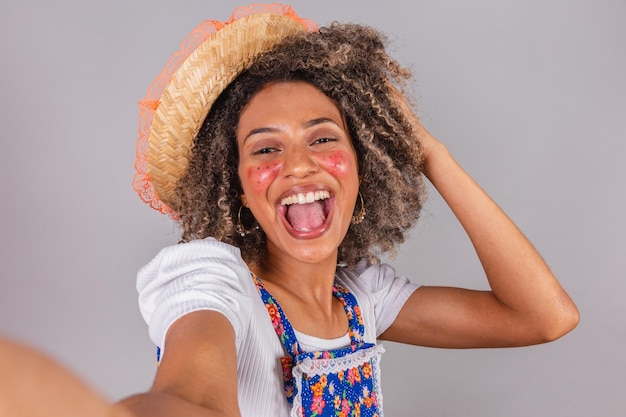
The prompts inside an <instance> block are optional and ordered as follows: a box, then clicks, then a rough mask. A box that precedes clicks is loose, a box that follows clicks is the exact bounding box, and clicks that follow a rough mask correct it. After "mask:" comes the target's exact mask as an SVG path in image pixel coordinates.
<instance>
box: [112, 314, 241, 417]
mask: <svg viewBox="0 0 626 417" xmlns="http://www.w3.org/2000/svg"><path fill="white" fill-rule="evenodd" d="M165 345H166V346H167V350H166V351H165V353H164V355H163V358H162V359H161V363H160V365H159V368H158V371H157V375H156V377H155V380H154V384H153V386H152V388H151V390H150V391H149V392H147V393H144V394H138V395H134V396H132V397H129V398H127V399H125V400H123V401H121V403H120V404H121V405H122V406H124V407H125V408H126V409H128V410H129V411H130V412H131V413H133V415H134V416H136V417H144V416H145V417H159V416H168V417H171V416H185V417H236V416H240V412H239V405H238V402H237V356H236V348H235V334H234V331H233V328H232V326H231V324H230V322H229V321H228V320H227V319H226V317H224V316H223V315H222V314H220V313H217V312H214V311H209V310H203V311H196V312H193V313H189V314H187V315H185V316H183V317H181V318H180V319H178V320H177V321H175V322H174V323H173V324H172V326H171V328H170V330H169V331H168V333H167V336H166V342H165Z"/></svg>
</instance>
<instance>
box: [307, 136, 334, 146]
mask: <svg viewBox="0 0 626 417" xmlns="http://www.w3.org/2000/svg"><path fill="white" fill-rule="evenodd" d="M336 141H337V139H335V138H326V137H324V138H319V139H317V140H315V141H314V142H313V145H316V144H323V143H329V142H336Z"/></svg>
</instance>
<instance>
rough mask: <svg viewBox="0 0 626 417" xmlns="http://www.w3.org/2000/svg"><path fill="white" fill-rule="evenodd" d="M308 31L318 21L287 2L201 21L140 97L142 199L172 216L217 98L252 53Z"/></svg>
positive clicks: (138, 181)
mask: <svg viewBox="0 0 626 417" xmlns="http://www.w3.org/2000/svg"><path fill="white" fill-rule="evenodd" d="M307 30H309V31H313V30H317V26H316V25H315V23H313V22H312V21H310V20H307V19H302V18H300V17H298V15H297V14H296V13H295V12H294V11H293V9H292V8H291V7H289V6H284V5H281V4H273V5H252V6H248V7H239V8H237V9H236V10H235V11H234V12H233V14H232V16H231V18H230V19H229V20H228V21H226V22H218V21H205V22H202V23H201V24H200V25H199V26H198V27H197V28H196V29H195V30H194V31H192V32H191V33H190V34H189V35H188V36H187V38H186V39H185V40H184V41H183V43H182V45H181V49H180V50H179V51H178V52H177V53H175V54H174V55H172V57H171V58H170V60H169V61H168V63H167V64H166V66H165V68H164V69H163V71H162V73H161V74H160V75H159V77H157V79H155V81H154V82H153V83H152V85H151V86H150V88H149V89H148V93H147V95H146V98H145V99H143V100H141V101H140V102H139V104H140V109H141V112H140V117H139V139H138V140H137V160H136V162H135V169H136V174H135V178H134V180H133V188H134V189H135V190H136V191H137V193H138V194H139V197H140V198H141V199H142V200H143V201H145V202H146V203H148V204H149V205H150V206H151V207H153V208H154V209H156V210H158V211H160V212H162V213H172V210H171V209H170V207H169V205H170V204H171V202H172V199H173V196H174V190H175V188H176V185H177V183H178V180H179V179H180V178H181V176H182V175H183V174H184V173H185V171H186V169H187V166H188V163H189V158H190V156H191V148H192V146H193V141H194V140H195V137H196V135H197V133H198V131H199V130H200V127H201V126H202V123H203V122H204V119H205V118H206V115H207V114H208V112H209V110H210V108H211V106H212V105H213V103H214V102H215V100H216V99H217V97H218V96H219V95H220V94H221V93H222V91H224V89H225V88H226V87H227V86H228V85H229V84H230V83H231V82H232V81H233V80H234V79H235V78H236V77H237V76H238V75H239V74H241V72H243V71H244V70H245V69H247V68H248V67H249V66H250V65H251V64H252V63H253V62H254V59H255V57H257V56H259V55H260V54H262V53H263V52H266V51H268V50H270V49H271V48H273V47H274V46H275V45H276V44H278V43H279V42H281V41H282V40H283V39H285V38H287V37H289V36H292V35H296V34H298V33H302V32H305V31H307Z"/></svg>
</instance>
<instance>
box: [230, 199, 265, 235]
mask: <svg viewBox="0 0 626 417" xmlns="http://www.w3.org/2000/svg"><path fill="white" fill-rule="evenodd" d="M244 207H245V206H244V205H243V204H242V205H241V206H239V211H238V212H237V224H236V225H235V230H236V231H237V233H239V236H241V237H245V236H246V235H249V234H250V233H252V232H256V231H257V230H259V225H258V224H257V225H255V226H254V227H253V228H252V229H249V230H246V228H245V227H244V226H243V223H242V222H241V209H242V208H244ZM246 208H247V207H246Z"/></svg>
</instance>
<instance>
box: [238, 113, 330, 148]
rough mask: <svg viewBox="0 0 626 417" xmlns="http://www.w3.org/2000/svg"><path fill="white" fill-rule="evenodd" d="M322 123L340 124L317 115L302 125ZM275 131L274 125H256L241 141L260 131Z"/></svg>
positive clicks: (307, 126) (306, 126)
mask: <svg viewBox="0 0 626 417" xmlns="http://www.w3.org/2000/svg"><path fill="white" fill-rule="evenodd" d="M324 123H332V124H334V125H335V126H338V127H341V126H339V124H337V122H335V121H334V120H333V119H331V118H330V117H318V118H317V119H313V120H309V121H308V122H306V123H305V124H304V127H305V128H311V127H313V126H317V125H320V124H324ZM276 132H280V129H278V128H276V127H258V128H256V129H252V130H251V131H250V132H248V134H247V135H246V137H245V138H243V142H244V143H245V142H246V140H247V139H248V138H249V137H250V136H254V135H258V134H260V133H276Z"/></svg>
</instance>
